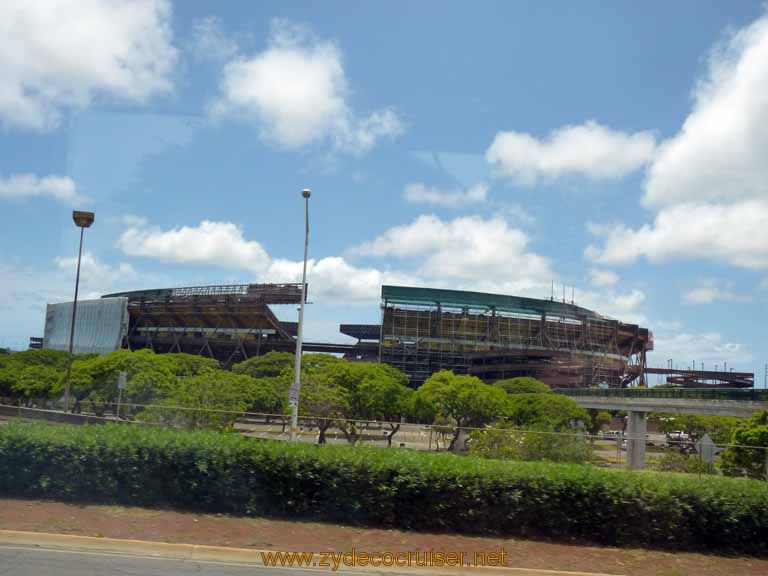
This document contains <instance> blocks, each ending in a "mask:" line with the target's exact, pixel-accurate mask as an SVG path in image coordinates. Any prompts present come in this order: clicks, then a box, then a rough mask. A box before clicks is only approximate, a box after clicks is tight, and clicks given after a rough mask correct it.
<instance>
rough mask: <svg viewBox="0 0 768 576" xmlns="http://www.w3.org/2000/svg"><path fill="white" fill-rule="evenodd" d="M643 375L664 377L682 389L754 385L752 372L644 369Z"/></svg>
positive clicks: (669, 382)
mask: <svg viewBox="0 0 768 576" xmlns="http://www.w3.org/2000/svg"><path fill="white" fill-rule="evenodd" d="M645 373H646V374H648V375H650V374H658V375H661V376H666V383H667V384H672V385H674V386H680V387H682V388H718V387H721V388H752V387H754V385H755V374H754V372H733V371H731V372H726V371H722V370H676V369H672V368H646V369H645Z"/></svg>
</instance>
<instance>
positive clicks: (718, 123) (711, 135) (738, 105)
mask: <svg viewBox="0 0 768 576" xmlns="http://www.w3.org/2000/svg"><path fill="white" fill-rule="evenodd" d="M767 62H768V16H764V17H763V18H760V19H759V20H757V21H756V22H754V23H753V24H751V25H750V26H748V27H746V28H744V29H743V30H741V31H739V32H737V33H735V34H733V35H732V36H731V37H730V38H729V39H728V40H727V41H726V42H725V43H723V44H721V45H720V46H719V47H718V48H717V49H716V50H715V51H714V52H713V53H712V55H711V57H710V62H709V72H708V74H707V76H706V78H704V79H703V80H702V81H701V82H699V83H698V84H697V86H696V88H695V91H694V105H693V110H692V111H691V113H690V114H689V115H688V118H686V120H685V123H684V124H683V126H682V128H681V130H680V132H679V133H678V134H677V135H676V136H675V137H674V138H672V139H670V140H669V141H667V142H665V143H664V145H663V146H662V147H661V149H660V151H659V154H658V157H657V159H656V161H655V162H654V163H653V165H652V166H651V167H650V169H649V172H648V181H647V184H646V190H645V199H644V201H645V203H646V204H647V205H649V206H651V205H652V206H668V205H671V204H679V203H684V202H696V203H702V202H708V201H720V200H737V199H748V198H763V199H764V198H765V197H766V194H768V162H766V150H768V65H766V63H767Z"/></svg>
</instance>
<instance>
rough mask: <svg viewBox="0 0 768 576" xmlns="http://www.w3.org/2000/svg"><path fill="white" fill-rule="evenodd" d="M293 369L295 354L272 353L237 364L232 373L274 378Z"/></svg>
mask: <svg viewBox="0 0 768 576" xmlns="http://www.w3.org/2000/svg"><path fill="white" fill-rule="evenodd" d="M292 368H293V354H291V353H290V352H275V351H272V352H267V353H266V354H264V355H263V356H255V357H253V358H249V359H248V360H245V361H244V362H239V363H238V364H235V365H234V366H232V372H234V373H235V374H245V375H247V376H251V377H253V378H273V377H275V376H280V374H282V373H283V372H285V371H286V370H291V369H292Z"/></svg>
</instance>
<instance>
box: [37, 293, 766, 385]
mask: <svg viewBox="0 0 768 576" xmlns="http://www.w3.org/2000/svg"><path fill="white" fill-rule="evenodd" d="M300 301H301V284H245V285H224V286H199V287H190V288H167V289H158V290H141V291H133V292H121V293H115V294H108V295H105V296H103V297H102V298H101V299H100V300H90V301H85V302H79V303H78V317H77V322H76V334H77V336H76V342H75V351H76V352H99V353H104V352H108V351H110V350H116V349H118V348H121V347H122V348H128V349H131V350H136V349H141V348H149V349H152V350H154V351H155V352H158V353H170V352H185V353H190V354H201V355H205V356H209V357H212V358H215V359H217V360H218V361H219V362H221V363H222V365H223V366H225V367H229V366H231V365H232V364H234V363H236V362H240V361H243V360H245V359H248V358H250V357H253V356H258V355H261V354H265V353H266V352H269V351H272V350H284V351H293V350H294V348H295V345H296V341H295V339H296V323H294V322H285V321H281V320H279V319H278V317H277V315H276V314H275V312H274V311H273V310H272V309H271V306H275V305H296V304H298V303H299V302H300ZM71 310H72V303H64V304H52V305H49V306H48V309H47V314H46V325H45V335H44V338H43V342H42V346H43V347H49V348H59V349H66V346H67V344H68V341H67V336H68V335H69V330H70V322H69V320H68V319H69V318H70V317H71ZM340 332H341V333H342V334H344V335H346V336H348V337H351V338H353V339H355V340H356V342H354V343H347V344H340V343H329V342H305V343H304V345H303V350H304V351H305V352H328V353H336V354H342V355H344V357H345V358H347V359H349V360H364V361H374V362H375V361H379V362H385V363H388V364H391V365H392V366H395V367H397V368H399V369H400V370H402V371H403V372H405V373H406V374H408V376H409V377H410V382H411V385H412V386H414V387H415V386H418V385H419V384H421V383H422V382H424V380H426V379H427V378H428V377H429V376H430V374H432V373H434V372H437V371H439V370H443V369H447V370H453V371H454V372H456V373H460V374H472V375H476V376H478V377H479V378H481V379H483V380H485V381H487V382H493V381H496V380H499V379H503V378H511V377H515V376H532V377H535V378H538V379H540V380H542V381H543V382H546V383H547V384H549V385H550V386H552V387H556V388H582V387H593V386H600V387H627V386H636V385H644V384H645V382H646V376H647V375H648V374H664V375H666V376H667V382H669V383H672V384H677V385H680V386H686V387H697V388H701V387H706V386H713V385H714V386H727V387H752V386H753V381H754V376H753V374H751V373H745V372H728V373H725V372H712V371H703V370H701V371H699V370H673V369H671V368H670V369H661V368H649V367H647V365H646V363H647V357H646V355H647V353H648V352H649V351H651V350H653V334H652V332H651V331H650V330H648V329H647V328H642V327H640V326H637V325H635V324H627V323H624V322H621V321H619V320H615V319H612V318H608V317H606V316H603V315H601V314H599V313H597V312H594V311H592V310H587V309H586V308H582V307H580V306H576V305H575V304H573V303H567V302H559V301H556V300H554V299H549V300H546V299H534V298H524V297H519V296H506V295H497V294H485V293H479V292H467V291H458V290H442V289H432V288H412V287H404V286H382V287H381V321H380V323H378V324H341V325H340ZM36 340H37V339H36Z"/></svg>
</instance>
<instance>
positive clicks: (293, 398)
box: [288, 188, 312, 442]
mask: <svg viewBox="0 0 768 576" xmlns="http://www.w3.org/2000/svg"><path fill="white" fill-rule="evenodd" d="M301 195H302V196H303V197H304V268H303V270H302V272H301V302H300V303H299V324H298V326H297V327H296V353H295V355H294V363H293V384H292V385H291V392H290V395H289V398H288V402H289V404H290V406H291V441H292V442H295V441H296V436H297V433H298V428H299V392H300V391H301V345H302V342H303V339H304V301H305V300H306V299H307V298H306V290H307V255H308V252H309V197H310V196H311V195H312V191H311V190H310V189H309V188H305V189H304V190H302V191H301Z"/></svg>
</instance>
